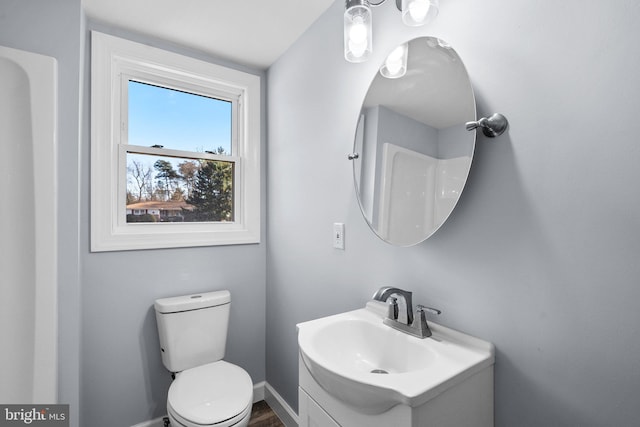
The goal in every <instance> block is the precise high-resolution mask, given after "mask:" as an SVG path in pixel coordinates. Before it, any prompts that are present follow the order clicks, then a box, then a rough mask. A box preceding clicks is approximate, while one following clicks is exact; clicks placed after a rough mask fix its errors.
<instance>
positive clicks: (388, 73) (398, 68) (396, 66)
mask: <svg viewBox="0 0 640 427" xmlns="http://www.w3.org/2000/svg"><path fill="white" fill-rule="evenodd" d="M408 53H409V45H408V44H407V43H405V44H402V45H400V46H398V47H397V48H395V49H394V50H393V51H392V52H391V53H390V54H389V56H387V59H386V60H385V61H384V64H382V67H380V74H382V76H383V77H386V78H388V79H397V78H400V77H402V76H404V75H405V74H407V57H408V56H409V55H408Z"/></svg>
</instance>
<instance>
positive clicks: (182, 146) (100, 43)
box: [91, 32, 260, 251]
mask: <svg viewBox="0 0 640 427" xmlns="http://www.w3.org/2000/svg"><path fill="white" fill-rule="evenodd" d="M91 75H92V120H91V125H92V131H91V136H92V140H91V152H92V161H91V176H92V186H91V206H92V209H91V248H92V251H108V250H128V249H150V248H167V247H184V246H209V245H226V244H244V243H257V242H259V237H260V161H259V159H260V135H259V132H260V124H259V123H260V98H259V97H260V80H259V77H258V76H255V75H251V74H247V73H243V72H239V71H236V70H232V69H229V68H225V67H220V66H217V65H214V64H210V63H206V62H202V61H199V60H195V59H193V58H189V57H185V56H182V55H178V54H175V53H172V52H167V51H163V50H160V49H156V48H152V47H149V46H145V45H141V44H137V43H133V42H130V41H127V40H123V39H119V38H116V37H112V36H107V35H105V34H101V33H97V32H92V74H91Z"/></svg>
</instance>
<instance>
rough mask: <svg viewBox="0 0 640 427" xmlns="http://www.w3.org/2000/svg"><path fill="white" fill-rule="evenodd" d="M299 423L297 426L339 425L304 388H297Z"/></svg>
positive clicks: (322, 426)
mask: <svg viewBox="0 0 640 427" xmlns="http://www.w3.org/2000/svg"><path fill="white" fill-rule="evenodd" d="M298 391H299V392H298V398H299V405H300V417H299V418H300V419H299V421H300V424H299V426H298V427H340V425H339V424H338V423H336V422H335V421H334V419H333V418H331V417H330V416H329V414H327V413H326V412H325V411H324V409H322V408H321V407H320V406H319V405H318V404H317V403H316V401H315V400H313V399H312V398H311V397H309V395H308V394H307V393H305V391H304V390H302V389H301V388H298Z"/></svg>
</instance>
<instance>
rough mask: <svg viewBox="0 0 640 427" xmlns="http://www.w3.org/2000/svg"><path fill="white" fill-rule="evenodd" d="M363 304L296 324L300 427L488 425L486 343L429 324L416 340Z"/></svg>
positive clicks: (489, 358)
mask: <svg viewBox="0 0 640 427" xmlns="http://www.w3.org/2000/svg"><path fill="white" fill-rule="evenodd" d="M367 307H368V308H364V309H360V310H354V311H351V312H347V313H342V314H338V315H335V316H329V317H325V318H321V319H316V320H312V321H309V322H304V323H300V324H298V325H297V326H298V343H299V348H300V351H299V374H300V379H299V418H300V427H336V426H341V427H363V426H367V427H378V426H379V427H389V426H393V427H403V426H406V427H410V426H411V427H417V426H429V427H490V426H493V364H494V347H493V345H492V344H491V343H488V342H485V341H482V340H480V339H477V338H474V337H471V336H469V335H466V334H463V333H461V332H458V331H455V330H452V329H449V328H446V327H443V326H440V325H438V324H435V323H432V322H430V323H429V326H430V327H431V330H432V332H433V335H432V336H431V337H429V338H425V339H420V338H416V337H413V336H411V335H409V334H407V333H404V332H401V331H398V330H395V329H393V328H391V327H389V326H387V325H385V324H383V318H384V317H385V316H384V314H383V311H382V312H381V311H380V310H379V305H378V304H376V303H371V302H370V303H368V304H367Z"/></svg>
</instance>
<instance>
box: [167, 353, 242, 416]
mask: <svg viewBox="0 0 640 427" xmlns="http://www.w3.org/2000/svg"><path fill="white" fill-rule="evenodd" d="M252 404H253V384H252V382H251V378H250V377H249V374H247V373H246V372H245V371H244V369H242V368H240V367H238V366H236V365H233V364H231V363H228V362H225V361H218V362H213V363H208V364H206V365H203V366H198V367H196V368H191V369H187V370H186V371H183V372H181V373H179V374H178V375H177V376H176V379H175V381H174V382H173V383H172V384H171V387H169V395H168V398H167V412H168V415H169V419H170V420H171V425H172V426H174V427H177V426H185V427H201V426H215V427H230V426H235V427H244V426H246V425H247V424H248V423H249V418H250V417H251V406H252Z"/></svg>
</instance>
